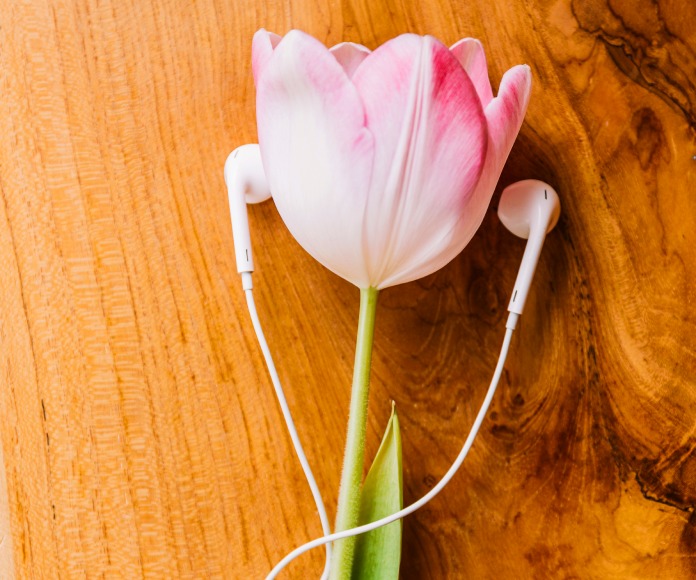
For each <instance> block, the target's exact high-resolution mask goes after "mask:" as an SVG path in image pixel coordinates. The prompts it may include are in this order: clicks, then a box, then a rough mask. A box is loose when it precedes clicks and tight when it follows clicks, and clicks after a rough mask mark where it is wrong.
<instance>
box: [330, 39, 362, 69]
mask: <svg viewBox="0 0 696 580" xmlns="http://www.w3.org/2000/svg"><path fill="white" fill-rule="evenodd" d="M329 52H330V53H331V54H333V55H334V56H335V57H336V60H337V61H338V63H339V64H340V65H341V66H342V67H343V70H344V71H346V74H347V75H348V76H349V77H352V76H353V73H354V72H355V69H357V68H358V66H359V65H360V63H361V62H362V61H364V60H365V59H366V58H367V55H368V54H370V49H369V48H367V47H365V46H363V45H362V44H356V43H354V42H342V43H340V44H337V45H336V46H332V47H331V48H330V49H329Z"/></svg>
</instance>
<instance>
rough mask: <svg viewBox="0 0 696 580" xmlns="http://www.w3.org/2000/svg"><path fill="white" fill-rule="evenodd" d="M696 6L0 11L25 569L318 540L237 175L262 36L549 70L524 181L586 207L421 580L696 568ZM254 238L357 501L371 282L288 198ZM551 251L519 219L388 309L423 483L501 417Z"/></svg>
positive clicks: (381, 382)
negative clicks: (239, 221) (512, 296)
mask: <svg viewBox="0 0 696 580" xmlns="http://www.w3.org/2000/svg"><path fill="white" fill-rule="evenodd" d="M694 22H696V5H695V4H694V3H693V2H688V1H687V0H682V1H680V0H666V1H660V2H647V1H643V0H640V1H638V2H636V1H633V0H612V2H605V1H602V0H587V1H582V2H581V1H580V0H551V1H549V0H540V1H537V2H531V3H515V4H509V3H494V2H486V1H484V0H473V1H471V2H452V3H450V2H445V1H443V0H424V1H422V2H406V1H405V0H384V1H382V2H368V1H367V0H343V1H342V2H338V1H335V0H332V1H329V2H315V1H312V0H288V1H286V2H282V3H280V2H278V3H276V2H261V3H257V2H253V1H252V0H236V1H235V2H223V1H218V0H200V1H198V2H195V3H184V2H175V1H174V0H159V1H154V2H142V1H139V0H123V1H121V2H113V1H111V0H99V1H98V0H77V1H67V0H65V1H61V0H35V1H31V2H29V1H25V2H21V1H10V0H0V46H1V47H2V49H1V50H0V201H1V203H0V353H1V354H0V377H1V381H2V382H1V384H0V417H2V421H1V422H0V435H1V438H2V455H1V456H0V457H1V458H2V465H3V467H4V471H3V472H2V476H0V496H1V497H0V577H1V578H3V579H4V578H14V577H16V578H32V579H43V578H46V579H49V578H99V577H106V578H129V579H130V578H141V577H146V578H192V579H193V578H196V579H197V578H259V577H262V576H263V575H264V574H265V573H266V572H268V570H269V569H270V567H271V566H272V565H273V564H274V563H275V562H276V561H277V560H278V559H279V558H280V557H282V556H283V555H284V554H285V553H286V552H287V551H288V550H289V549H291V548H292V547H294V546H296V545H298V544H300V543H302V542H303V541H305V540H307V539H310V538H313V537H316V536H317V535H318V534H319V533H320V528H319V524H318V521H317V518H316V516H315V513H314V509H313V504H312V501H311V497H310V495H309V492H308V491H307V489H306V486H305V484H304V482H303V478H302V474H301V472H300V470H299V469H298V467H297V465H296V461H295V459H294V457H293V454H292V449H291V446H290V444H289V440H288V437H287V435H286V433H285V431H284V428H283V427H282V423H281V416H280V413H279V410H278V407H277V404H276V403H275V400H274V397H273V394H272V390H271V386H270V384H269V380H268V378H267V375H266V372H265V370H264V367H263V363H262V359H261V356H260V353H259V350H258V347H257V345H256V343H255V341H254V338H253V333H252V328H251V324H250V322H249V320H248V317H247V315H246V313H245V309H244V303H243V295H242V291H241V287H240V284H239V280H238V277H237V275H236V273H235V266H234V259H233V254H232V237H231V230H230V224H229V218H228V206H227V200H226V195H225V190H224V184H223V179H222V165H223V162H224V160H225V157H226V155H227V153H228V152H229V151H230V150H232V149H233V148H234V147H236V146H237V145H239V144H242V143H245V142H251V141H254V140H255V120H254V88H253V81H252V78H251V72H250V66H249V62H250V43H251V37H252V34H253V32H254V31H255V30H256V29H258V28H259V27H265V28H268V29H270V30H273V31H276V32H278V33H284V32H286V31H287V30H289V29H290V28H293V27H296V28H301V29H304V30H306V31H307V32H310V33H312V34H314V35H315V36H316V37H317V38H319V39H320V40H322V41H324V42H327V43H328V44H333V43H336V42H339V41H342V40H352V41H357V42H362V43H364V44H366V45H367V46H369V47H373V48H374V47H376V46H378V45H379V44H381V43H382V42H384V41H386V40H388V39H389V38H391V37H393V36H395V35H397V34H399V33H402V32H406V31H413V32H417V33H421V34H424V33H429V34H433V35H435V36H437V37H438V38H440V39H442V40H443V41H444V42H447V43H453V42H454V41H456V40H458V39H459V38H461V37H464V36H474V37H478V38H480V39H481V40H482V41H483V43H484V45H485V47H486V50H487V54H488V58H489V63H490V71H491V78H492V80H493V84H494V86H495V85H497V83H498V82H499V80H500V78H501V76H502V73H503V72H504V70H506V69H507V68H509V67H510V66H512V65H513V64H517V63H520V62H527V63H528V64H530V66H531V67H532V71H533V75H534V88H533V95H532V101H531V105H530V108H529V112H528V116H527V119H526V122H525V125H524V127H523V129H522V133H521V136H520V139H519V141H518V144H517V145H516V147H515V149H514V150H513V152H512V154H511V157H510V160H509V162H508V165H507V168H506V170H505V172H504V174H503V177H502V179H501V185H506V184H508V183H510V182H511V181H513V180H515V179H519V178H528V177H535V178H539V179H543V180H546V181H548V182H549V183H551V184H552V185H553V186H554V187H556V189H557V190H558V191H559V193H560V195H561V198H562V203H563V206H564V213H563V216H562V219H561V222H560V224H559V227H558V229H557V230H556V231H554V233H553V234H552V235H551V236H550V237H549V239H548V243H547V247H546V248H545V250H544V255H543V256H542V260H541V264H540V268H539V271H538V274H537V278H536V280H535V286H534V289H533V291H532V294H531V297H530V302H529V304H528V306H527V310H526V312H525V316H524V318H523V319H522V322H521V325H520V328H519V332H518V333H517V336H516V337H515V340H514V343H513V347H512V350H511V355H510V358H509V363H508V365H507V371H506V373H505V376H504V381H503V384H502V385H501V390H500V391H499V393H498V395H497V396H496V399H495V401H494V404H493V409H492V411H491V412H490V413H489V416H488V418H487V421H486V423H485V424H484V427H483V429H482V433H481V435H480V437H479V439H478V440H477V442H476V444H475V446H474V449H473V451H472V453H471V455H470V457H469V458H468V459H467V461H466V463H465V467H464V469H463V471H462V472H461V473H460V474H459V475H458V476H457V478H456V480H455V481H454V483H453V484H452V485H451V486H450V487H449V488H448V489H447V490H446V491H445V492H444V494H443V495H442V496H441V497H439V498H438V499H437V500H435V501H433V502H432V503H431V504H429V505H428V506H427V507H426V508H424V509H423V510H421V511H420V512H418V513H417V514H415V515H414V516H412V517H410V518H409V519H408V520H406V523H405V527H404V542H405V547H404V558H403V564H402V577H403V578H409V579H411V578H413V579H415V578H418V579H431V578H432V579H437V578H464V577H467V578H496V579H497V578H540V579H541V578H544V579H545V578H608V579H614V578H616V579H618V578H621V579H625V578H636V579H637V578H640V579H644V578H670V579H680V578H693V577H696V510H695V507H696V421H695V419H694V417H695V416H696V249H695V248H696V195H695V194H694V192H696V160H695V159H696V157H695V156H696V143H695V131H696V90H695V85H694V82H695V81H694V79H695V78H696V74H695V72H696V67H695V63H696V34H695V32H694ZM495 204H496V199H494V202H493V206H495ZM251 226H252V231H253V238H254V243H255V248H256V254H257V258H256V259H257V262H258V270H257V274H256V276H255V285H256V287H257V301H258V303H259V309H260V312H261V316H262V319H263V320H264V321H265V323H266V330H267V334H268V338H269V342H270V344H271V347H272V349H273V351H274V352H275V353H277V358H278V359H279V361H278V362H279V368H280V374H281V378H282V379H283V380H284V381H285V383H286V385H287V389H288V395H289V401H290V405H291V407H292V408H293V409H295V410H296V420H297V423H298V428H299V430H300V433H301V435H302V437H303V440H304V442H305V445H306V448H307V452H308V455H309V459H310V462H311V463H312V465H313V466H314V469H315V473H316V475H317V479H318V482H319V485H320V486H321V488H322V489H323V490H324V492H325V497H326V499H327V502H328V505H329V509H330V511H331V512H332V513H333V510H334V508H335V502H336V492H337V490H336V488H337V485H338V480H339V469H340V464H341V453H342V447H343V437H344V429H345V423H346V410H347V404H348V398H349V392H348V389H349V385H350V376H351V364H352V356H353V341H354V333H355V329H356V324H357V301H358V293H357V290H355V289H354V288H353V287H351V286H350V285H348V284H347V283H345V282H343V281H342V280H340V279H338V278H336V277H335V276H333V275H332V274H330V273H328V272H327V271H326V270H324V269H322V268H321V267H320V266H319V265H318V264H316V263H315V262H313V261H312V260H311V258H309V257H308V256H307V255H306V254H305V253H304V252H303V251H302V250H301V249H300V248H299V246H298V245H297V244H296V243H295V242H294V241H293V240H292V239H291V237H290V236H289V234H288V232H287V231H286V230H285V229H284V226H283V224H282V222H281V220H280V219H279V216H278V214H277V212H276V211H275V208H274V207H273V206H272V204H267V205H264V206H258V207H254V208H253V209H252V210H251ZM523 246H524V245H523V242H522V241H521V240H518V239H515V238H513V237H512V236H511V235H510V234H508V233H507V232H506V231H505V230H504V228H503V227H501V225H500V224H499V223H498V221H497V218H496V217H495V215H494V211H493V209H491V212H490V214H489V215H488V216H487V218H486V220H485V222H484V224H483V227H482V229H481V231H480V232H479V233H478V234H477V236H476V237H475V239H474V240H473V241H472V243H471V244H470V246H469V247H468V248H467V249H466V250H465V252H464V253H463V254H462V255H461V256H460V257H458V258H457V259H456V260H454V262H452V263H451V264H450V265H448V266H447V267H446V268H444V269H443V270H442V271H440V272H438V273H436V274H434V275H432V276H430V277H428V278H426V279H424V280H422V281H420V282H417V283H412V284H408V285H405V286H403V287H396V288H393V289H389V290H387V291H385V292H383V293H382V295H381V297H380V306H379V310H378V316H377V334H376V341H377V342H376V351H375V357H374V370H373V387H372V401H371V408H372V418H371V421H370V426H369V433H368V436H369V448H368V453H369V455H373V454H374V453H375V451H376V449H377V445H378V438H379V435H380V434H381V432H382V430H383V428H384V425H385V424H386V420H387V417H388V414H389V410H390V403H389V402H390V400H392V399H393V400H395V401H396V404H397V407H398V409H399V415H400V418H401V424H402V429H403V447H404V465H405V474H404V482H405V500H406V501H407V502H408V501H410V500H413V499H416V498H417V497H419V496H420V495H422V494H423V493H424V492H425V491H427V490H428V489H429V488H430V487H431V486H432V485H433V484H434V482H435V481H436V480H437V479H438V478H439V477H440V475H441V474H442V473H444V471H445V470H446V468H447V467H448V465H449V463H450V462H451V460H452V459H453V458H454V456H455V455H456V453H457V451H458V449H459V447H460V445H461V442H462V441H463V438H464V437H465V434H466V432H467V429H468V426H469V424H470V423H471V421H472V420H473V417H474V415H475V412H476V410H477V408H478V405H479V403H480V401H481V398H482V397H483V393H484V389H485V386H486V384H487V382H488V380H489V378H490V374H491V372H492V369H493V366H494V364H495V359H496V356H497V351H498V348H499V344H500V341H501V338H502V327H503V324H504V318H505V307H506V304H507V300H508V292H509V289H510V288H511V287H512V284H513V281H514V277H515V274H516V268H517V264H518V262H519V259H520V256H521V253H522V251H523ZM5 483H6V485H4V484H5ZM8 526H9V528H10V530H11V539H10V537H9V535H8V532H7V529H8ZM321 561H322V554H321V553H320V552H317V553H314V554H311V555H308V556H306V557H304V558H303V559H301V560H299V561H298V562H297V563H296V564H294V565H293V567H292V568H291V569H290V570H289V572H288V573H287V575H286V577H288V578H290V577H294V578H309V577H315V576H318V571H319V570H320V568H321Z"/></svg>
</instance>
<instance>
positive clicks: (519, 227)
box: [498, 179, 561, 328]
mask: <svg viewBox="0 0 696 580" xmlns="http://www.w3.org/2000/svg"><path fill="white" fill-rule="evenodd" d="M560 215H561V202H560V201H559V199H558V194H557V193H556V192H555V191H554V189H553V188H552V187H551V186H550V185H548V184H546V183H544V182H543V181H538V180H536V179H527V180H525V181H518V182H517V183H513V184H512V185H510V186H508V187H506V188H505V190H504V191H503V195H502V196H501V198H500V204H499V205H498V217H499V218H500V221H501V222H503V225H504V226H505V227H506V228H507V229H508V230H510V231H511V232H512V233H513V234H515V235H516V236H519V237H520V238H525V239H528V240H529V241H528V242H527V247H526V248H525V250H524V256H523V257H522V264H520V270H519V273H518V274H517V280H516V281H515V288H514V289H513V291H512V297H511V298H510V304H509V306H508V310H509V311H510V313H511V314H510V318H508V328H515V324H516V323H517V318H519V315H520V314H522V310H523V309H524V303H525V302H526V300H527V294H529V288H530V286H531V285H532V278H533V277H534V271H535V270H536V266H537V263H538V262H539V256H540V254H541V248H542V246H543V245H544V239H545V238H546V234H547V233H548V232H550V231H551V230H552V229H553V228H554V226H555V225H556V223H558V218H559V216H560Z"/></svg>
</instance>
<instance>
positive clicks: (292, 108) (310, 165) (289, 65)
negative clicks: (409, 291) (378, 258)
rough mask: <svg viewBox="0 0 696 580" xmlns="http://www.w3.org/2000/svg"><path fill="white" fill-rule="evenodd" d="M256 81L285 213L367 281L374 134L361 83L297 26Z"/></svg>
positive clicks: (330, 264)
mask: <svg viewBox="0 0 696 580" xmlns="http://www.w3.org/2000/svg"><path fill="white" fill-rule="evenodd" d="M253 49H254V50H256V49H257V43H254V45H253ZM259 50H260V51H261V50H262V51H264V52H263V53H260V55H259V57H258V58H259V62H261V60H262V59H264V58H266V56H265V51H266V48H265V46H261V47H260V48H259ZM256 85H257V123H258V133H259V144H260V146H261V153H262V157H263V165H264V169H265V171H266V174H267V177H268V182H269V185H270V189H271V192H272V193H273V197H274V201H275V204H276V207H277V208H278V211H279V213H280V215H281V217H282V218H283V221H284V222H285V224H286V225H287V227H288V229H289V230H290V232H291V233H292V235H293V236H294V237H295V239H296V240H297V241H298V242H299V243H300V245H301V246H302V247H303V248H304V249H305V250H307V251H308V252H309V253H310V254H311V255H312V256H313V257H314V258H316V259H317V260H318V261H319V262H321V263H322V264H323V265H324V266H326V267H327V268H329V269H330V270H332V271H333V272H335V273H336V274H338V275H339V276H342V277H343V278H345V279H347V280H349V281H350V282H352V283H353V284H355V285H356V286H359V287H367V286H368V280H367V272H366V269H365V264H364V262H363V259H362V255H361V253H360V250H359V246H358V247H356V240H358V241H359V240H360V235H361V234H360V232H361V229H362V216H363V214H364V211H365V203H366V197H367V194H368V191H369V187H370V177H371V173H372V160H373V155H374V139H373V137H372V134H371V133H370V131H369V130H367V129H366V128H365V111H364V108H363V105H362V103H361V101H360V98H359V95H358V93H357V91H356V89H355V87H354V86H353V84H352V83H351V82H350V79H349V78H348V76H347V74H346V72H345V71H344V69H343V68H342V66H341V65H340V64H339V63H338V61H337V60H336V58H334V56H333V55H332V54H331V53H330V52H329V51H328V50H327V49H326V47H325V46H324V45H323V44H321V43H320V42H319V41H317V40H316V39H314V38H312V37H311V36H309V35H307V34H305V33H303V32H300V31H297V30H293V31H291V32H289V33H288V34H287V35H286V36H285V37H283V39H282V40H281V41H280V42H279V43H278V45H277V46H276V48H275V50H274V52H273V54H272V56H271V57H270V58H269V59H268V60H267V62H266V63H265V64H263V65H262V67H261V70H260V74H259V75H258V77H257V80H256ZM357 243H359V242H357Z"/></svg>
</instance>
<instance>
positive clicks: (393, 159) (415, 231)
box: [252, 30, 531, 578]
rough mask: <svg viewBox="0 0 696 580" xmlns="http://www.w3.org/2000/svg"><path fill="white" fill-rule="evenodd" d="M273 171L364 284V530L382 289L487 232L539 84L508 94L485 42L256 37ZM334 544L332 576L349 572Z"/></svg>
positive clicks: (316, 253)
mask: <svg viewBox="0 0 696 580" xmlns="http://www.w3.org/2000/svg"><path fill="white" fill-rule="evenodd" d="M252 61H253V62H252V65H253V72H254V78H255V82H256V91H257V101H256V105H257V108H256V114H257V123H258V135H259V144H260V147H261V156H262V160H263V166H264V169H265V171H266V175H267V178H268V183H269V185H270V189H271V192H272V193H273V199H274V201H275V204H276V206H277V208H278V212H279V213H280V216H281V217H282V219H283V221H284V222H285V224H286V225H287V227H288V229H289V230H290V233H291V234H292V235H293V236H294V237H295V239H296V240H297V241H298V242H299V243H300V245H301V246H302V247H303V248H304V249H305V250H307V252H309V253H310V254H311V255H312V256H313V257H314V258H316V259H317V260H318V261H319V262H320V263H322V264H323V265H324V266H326V267H327V268H328V269H329V270H331V271H333V272H334V273H336V274H338V275H339V276H341V277H343V278H345V279H346V280H348V281H349V282H352V283H353V284H354V285H356V286H357V287H358V288H360V289H361V302H360V318H359V322H358V341H357V348H356V354H355V368H354V376H353V390H352V395H351V403H350V413H349V420H348V435H347V442H346V451H345V459H344V466H343V473H342V476H341V489H340V493H339V501H338V515H337V519H336V529H337V530H342V529H347V528H350V527H353V526H355V525H356V524H357V518H358V513H359V506H360V484H361V477H362V471H363V462H364V450H365V432H366V421H367V400H368V389H369V373H370V360H371V352H372V337H373V332H374V321H375V308H376V299H377V292H378V290H381V289H383V288H387V287H389V286H394V285H396V284H402V283H404V282H409V281H411V280H416V279H418V278H421V277H423V276H427V275H428V274H431V273H432V272H435V271H436V270H438V269H440V268H442V267H443V266H444V265H445V264H447V263H448V262H450V261H451V260H452V259H453V258H454V257H455V256H456V255H457V254H459V253H460V252H461V251H462V249H463V248H464V247H465V246H466V244H467V243H468V242H469V240H470V239H471V238H472V236H473V235H474V233H475V232H476V230H477V229H478V227H479V225H480V224H481V221H482V220H483V217H484V215H485V212H486V209H487V208H488V205H489V203H490V199H491V196H492V195H493V190H494V188H495V185H496V182H497V181H498V178H499V176H500V172H501V171H502V168H503V165H504V163H505V160H506V159H507V156H508V154H509V152H510V149H511V147H512V144H513V142H514V140H515V138H516V136H517V133H518V131H519V129H520V125H521V124H522V120H523V118H524V114H525V111H526V109H527V103H528V100H529V93H530V87H531V74H530V70H529V67H527V66H526V65H520V66H515V67H513V68H511V69H510V70H509V71H507V73H505V75H504V76H503V79H502V81H501V83H500V88H499V91H498V96H497V97H495V98H494V97H493V91H492V90H491V85H490V82H489V80H488V69H487V65H486V57H485V55H484V52H483V48H482V46H481V43H480V42H479V41H478V40H475V39H471V38H465V39H463V40H460V41H459V42H457V43H456V44H455V45H454V46H452V47H451V48H449V49H448V48H447V47H446V46H445V45H443V44H442V43H440V42H439V41H438V40H436V39H435V38H433V37H432V36H417V35H414V34H404V35H402V36H399V37H397V38H395V39H393V40H390V41H389V42H387V43H385V44H384V45H382V46H380V47H379V48H377V49H376V50H375V51H374V52H371V51H370V50H368V49H367V48H365V47H364V46H360V45H358V44H353V43H341V44H338V45H336V46H334V47H333V48H331V49H327V48H326V47H325V46H324V45H323V44H322V43H320V42H319V41H318V40H316V39H314V38H313V37H311V36H309V35H307V34H305V33H303V32H300V31H297V30H293V31H291V32H289V33H288V34H287V35H285V36H284V37H282V38H281V37H280V36H278V35H276V34H272V33H269V32H267V31H265V30H259V31H258V32H257V33H256V34H255V36H254V40H253V46H252ZM352 550H353V542H352V541H351V540H342V541H340V542H337V545H336V547H335V550H334V562H333V563H332V567H331V575H332V578H348V577H350V574H351V562H352Z"/></svg>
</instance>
